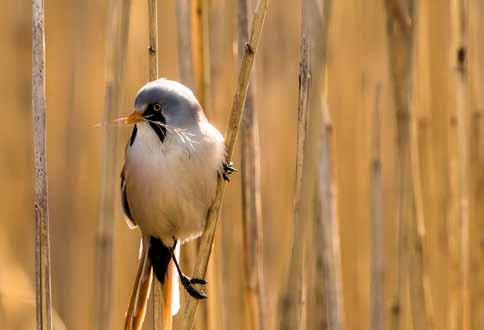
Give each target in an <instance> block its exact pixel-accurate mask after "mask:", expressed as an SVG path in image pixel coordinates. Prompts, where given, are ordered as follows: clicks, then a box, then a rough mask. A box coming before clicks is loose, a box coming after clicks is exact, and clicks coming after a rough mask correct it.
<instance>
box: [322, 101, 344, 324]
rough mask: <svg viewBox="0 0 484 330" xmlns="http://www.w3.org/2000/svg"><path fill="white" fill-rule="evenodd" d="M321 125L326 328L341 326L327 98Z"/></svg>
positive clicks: (340, 275) (337, 226)
mask: <svg viewBox="0 0 484 330" xmlns="http://www.w3.org/2000/svg"><path fill="white" fill-rule="evenodd" d="M322 116H323V129H322V134H321V135H322V136H321V161H320V164H319V196H318V197H319V198H320V200H319V203H320V205H321V210H322V217H321V220H322V222H323V223H322V224H321V226H322V228H323V237H322V238H321V239H322V244H323V246H324V252H323V262H324V265H323V267H324V271H325V276H324V281H325V283H324V288H325V293H326V295H325V296H326V297H327V306H328V329H329V330H341V329H343V327H344V315H343V279H342V274H341V251H340V237H339V224H338V217H337V198H336V196H337V195H336V185H335V183H334V179H333V172H332V171H333V170H332V168H333V164H332V159H334V156H333V152H332V150H333V146H334V142H333V127H332V124H331V119H330V116H329V110H328V106H327V103H326V100H325V99H323V107H322Z"/></svg>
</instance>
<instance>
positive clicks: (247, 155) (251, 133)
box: [237, 0, 266, 330]
mask: <svg viewBox="0 0 484 330" xmlns="http://www.w3.org/2000/svg"><path fill="white" fill-rule="evenodd" d="M250 8H251V6H250V1H249V0H239V1H238V15H237V16H238V40H239V46H238V47H239V53H242V50H243V49H244V46H245V41H246V40H248V39H249V12H250ZM254 84H255V79H254V78H253V79H252V82H251V84H250V85H249V87H248V90H247V100H246V102H245V111H244V113H243V116H242V123H241V127H240V138H241V141H240V145H241V178H242V219H243V223H244V240H243V243H244V244H243V255H244V268H245V281H246V286H245V297H246V302H247V305H248V310H249V316H250V326H251V327H250V328H251V329H253V330H263V329H265V328H266V326H265V319H266V318H265V289H264V268H263V265H264V260H263V254H262V247H263V227H262V226H263V221H262V198H261V182H260V180H261V172H260V171H261V170H260V144H259V126H258V122H257V113H256V109H255V94H254V92H255V85H254Z"/></svg>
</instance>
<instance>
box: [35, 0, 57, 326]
mask: <svg viewBox="0 0 484 330" xmlns="http://www.w3.org/2000/svg"><path fill="white" fill-rule="evenodd" d="M44 35H45V34H44V1H43V0H32V126H33V142H34V168H35V202H34V211H35V286H36V292H35V294H36V295H35V296H36V311H37V330H52V303H51V302H52V299H51V276H50V242H49V208H48V198H47V191H48V189H47V160H46V157H47V153H46V142H45V135H46V129H45V126H46V125H45V121H46V120H45V112H46V100H45V38H44Z"/></svg>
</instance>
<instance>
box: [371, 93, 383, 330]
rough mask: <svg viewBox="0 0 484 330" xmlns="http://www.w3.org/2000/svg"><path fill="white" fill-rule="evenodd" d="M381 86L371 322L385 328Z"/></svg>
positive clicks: (376, 329) (376, 117) (377, 329)
mask: <svg viewBox="0 0 484 330" xmlns="http://www.w3.org/2000/svg"><path fill="white" fill-rule="evenodd" d="M380 94H381V86H380V85H377V87H376V95H375V104H374V107H373V127H372V133H373V134H372V135H373V136H372V158H371V166H370V167H371V176H370V177H371V179H370V180H371V182H370V189H371V205H370V221H371V227H370V228H371V229H370V236H371V239H370V241H371V295H370V297H371V298H370V299H371V323H370V329H373V330H383V327H384V323H383V322H384V315H385V314H384V310H385V301H384V298H385V297H384V292H383V287H384V285H383V283H384V282H383V281H384V276H383V274H384V264H385V263H384V259H383V257H384V256H383V251H384V242H383V219H382V209H383V200H382V178H381V142H380V139H381V113H380V112H381V111H380Z"/></svg>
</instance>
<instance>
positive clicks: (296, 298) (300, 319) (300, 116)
mask: <svg viewBox="0 0 484 330" xmlns="http://www.w3.org/2000/svg"><path fill="white" fill-rule="evenodd" d="M309 5H310V1H309V0H304V1H302V2H301V39H300V62H299V96H298V107H297V142H296V145H297V146H296V183H295V197H294V213H293V239H292V251H291V259H290V266H289V276H288V279H287V289H286V295H285V296H284V297H283V298H282V306H281V324H280V327H281V328H282V329H305V323H306V318H305V312H306V292H305V290H306V286H305V283H304V278H305V271H306V270H305V263H304V256H305V248H306V232H307V223H308V221H307V220H306V219H304V218H303V216H302V208H303V199H302V194H303V174H304V171H303V170H304V156H305V155H304V151H305V148H307V147H306V135H307V128H308V108H309V94H310V76H311V69H310V39H309V38H310V33H309V31H310V18H309V15H310V13H311V11H310V8H309Z"/></svg>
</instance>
